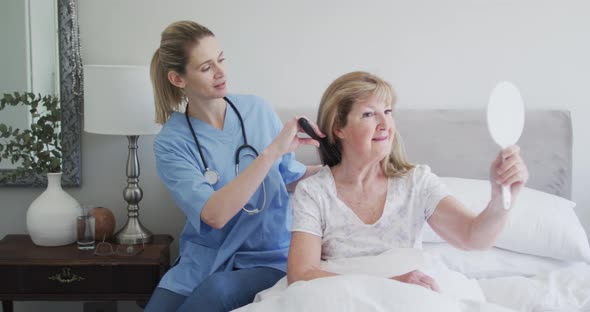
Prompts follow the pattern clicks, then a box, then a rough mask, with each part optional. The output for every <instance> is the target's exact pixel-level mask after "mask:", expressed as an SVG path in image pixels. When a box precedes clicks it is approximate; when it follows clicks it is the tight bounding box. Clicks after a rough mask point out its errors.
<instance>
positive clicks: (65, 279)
mask: <svg viewBox="0 0 590 312" xmlns="http://www.w3.org/2000/svg"><path fill="white" fill-rule="evenodd" d="M48 279H49V280H51V281H58V282H60V283H62V284H70V283H73V282H80V281H83V280H85V278H83V277H82V276H80V275H76V274H72V271H71V270H70V268H64V269H61V273H57V274H55V275H53V276H50V277H48Z"/></svg>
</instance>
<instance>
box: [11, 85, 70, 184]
mask: <svg viewBox="0 0 590 312" xmlns="http://www.w3.org/2000/svg"><path fill="white" fill-rule="evenodd" d="M19 105H25V106H27V107H28V108H29V113H30V114H31V116H32V123H31V125H30V127H29V129H16V128H13V127H12V126H7V125H6V124H3V123H0V162H1V161H8V160H10V162H11V163H12V164H18V166H17V168H16V170H10V171H6V172H4V173H0V181H1V180H7V179H12V180H13V181H14V180H16V178H17V177H20V176H24V175H27V174H41V175H42V174H46V173H48V172H61V163H62V149H61V144H60V143H61V131H59V129H60V127H61V106H60V105H59V99H58V98H57V97H55V96H53V95H46V96H41V94H39V95H35V94H33V93H24V92H23V93H19V92H14V93H12V94H7V93H5V94H4V95H3V97H2V99H1V100H0V111H1V110H3V109H4V108H5V107H7V106H19Z"/></svg>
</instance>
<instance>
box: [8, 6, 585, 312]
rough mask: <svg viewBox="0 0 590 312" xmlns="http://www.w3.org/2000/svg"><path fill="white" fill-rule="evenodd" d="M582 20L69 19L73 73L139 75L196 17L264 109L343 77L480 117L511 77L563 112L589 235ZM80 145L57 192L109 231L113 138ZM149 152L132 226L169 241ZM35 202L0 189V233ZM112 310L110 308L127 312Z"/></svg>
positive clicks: (449, 16) (223, 9)
mask: <svg viewBox="0 0 590 312" xmlns="http://www.w3.org/2000/svg"><path fill="white" fill-rule="evenodd" d="M589 10H590V3H588V2H585V1H575V0H565V1H545V0H537V1H532V0H521V1H514V0H494V1H489V0H488V1H483V0H447V1H434V0H431V1H425V0H417V1H399V0H397V1H375V0H367V1H351V0H345V1H342V0H341V1H335V0H329V1H312V0H300V1H270V0H266V1H265V0H252V1H229V0H218V1H194V0H176V1H165V2H164V1H158V0H126V1H119V0H102V1H93V0H80V8H79V16H80V26H81V42H82V45H83V48H82V52H83V57H84V63H85V64H131V65H147V64H149V61H150V59H151V56H152V53H153V51H154V50H155V49H156V47H157V46H158V43H159V36H160V33H161V31H162V30H163V29H164V27H165V26H167V25H168V24H169V23H171V22H173V21H176V20H180V19H191V20H195V21H199V22H201V23H203V24H205V25H207V26H208V27H210V28H211V29H212V30H213V31H214V32H215V33H216V35H217V37H218V39H219V40H220V42H221V44H222V45H223V47H224V49H225V55H226V57H227V68H228V78H229V80H228V87H229V89H230V91H232V92H247V93H255V94H258V95H261V96H263V97H265V98H266V99H267V100H268V101H269V102H271V103H272V104H273V105H275V106H276V107H281V106H292V107H300V106H305V107H316V106H317V105H318V103H319V99H320V97H321V94H322V92H323V90H324V89H325V88H326V87H327V85H328V84H329V83H330V82H331V81H332V80H333V79H334V78H336V77H337V76H339V75H340V74H343V73H345V72H348V71H352V70H357V69H363V70H369V71H372V72H375V73H377V74H379V75H381V76H383V77H384V78H386V79H388V80H389V81H390V82H391V83H392V84H393V85H394V87H395V89H396V90H397V92H398V94H399V106H400V107H404V108H410V107H412V108H483V107H484V106H485V104H486V103H487V97H488V95H489V92H490V91H491V88H492V86H493V84H494V83H495V82H496V81H498V80H500V79H509V80H512V81H514V82H516V83H517V85H518V86H519V87H520V89H521V92H522V95H523V98H524V100H525V102H526V105H527V109H536V108H558V109H569V110H571V111H572V115H573V118H574V181H573V182H574V192H573V199H574V200H575V201H576V202H578V208H577V212H578V215H579V216H580V218H581V219H582V221H583V223H584V224H585V226H586V229H587V231H590V209H589V208H588V206H589V205H590V192H587V191H586V189H585V187H586V186H585V184H586V183H585V182H586V181H585V180H586V179H587V178H589V177H590V147H588V144H587V143H586V141H585V140H586V138H585V135H586V133H589V132H590V123H588V122H586V120H585V119H586V118H587V117H588V116H589V113H590V107H588V105H587V104H588V103H587V102H588V97H587V95H586V93H585V92H584V91H583V90H586V89H587V85H588V84H589V82H590V79H589V78H590V77H589V75H590V58H589V57H588V56H589V55H590V41H589V40H588V29H590V19H588V16H587V12H588V11H589ZM82 139H83V150H82V157H83V170H82V177H83V186H82V188H80V189H74V190H71V191H70V192H71V194H72V195H74V196H75V197H76V198H78V199H80V200H90V201H93V202H103V203H104V204H105V205H107V206H109V207H111V208H113V210H115V212H116V215H117V220H118V221H119V222H123V221H124V212H123V209H124V203H123V202H122V195H121V192H122V189H123V187H124V185H125V176H124V174H125V173H124V172H125V160H126V153H127V151H126V148H127V144H126V141H125V139H124V138H122V137H120V138H119V137H111V136H100V135H91V134H85V135H84V136H83V138H82ZM152 142H153V137H142V138H141V139H140V142H139V146H140V150H139V152H140V155H139V157H140V161H141V177H140V181H141V182H140V184H141V186H142V188H143V190H144V199H143V201H142V202H141V204H140V205H141V207H142V208H141V212H140V214H141V220H142V221H143V223H144V224H145V225H146V226H147V227H148V228H150V229H151V230H152V231H154V232H159V233H170V234H173V235H174V236H175V237H177V235H178V233H179V232H180V231H181V227H182V224H183V222H184V218H183V216H182V214H181V213H180V212H179V210H178V209H176V208H175V207H174V203H173V201H172V200H171V198H170V196H169V194H168V192H167V190H166V189H165V188H164V187H163V186H162V184H161V183H160V182H159V179H158V177H157V176H156V174H155V168H154V157H153V153H152V146H151V144H152ZM524 152H526V151H524ZM532 174H534V173H532ZM38 193H39V191H37V190H33V191H30V190H25V189H17V190H0V198H2V199H1V203H2V206H3V207H2V218H0V234H6V233H15V232H20V233H23V232H25V231H26V228H25V226H24V216H25V211H26V207H27V206H28V204H29V203H30V202H31V201H32V199H33V198H34V196H36V195H37V194H38ZM5 203H9V205H7V206H6V207H4V206H5ZM164 218H167V220H170V221H166V222H162V220H164ZM177 243H178V242H175V245H174V248H175V250H174V252H173V255H176V254H177V250H176V248H177ZM51 304H53V305H55V306H57V303H51ZM124 304H126V305H125V308H122V307H121V306H120V309H123V310H126V311H127V310H129V309H133V305H132V304H131V303H124ZM49 306H52V305H49ZM64 306H65V305H62V306H60V309H63V308H62V307H64ZM21 307H30V308H31V309H33V307H37V305H36V303H19V306H17V308H21ZM67 307H72V309H74V307H76V305H75V304H73V303H72V304H70V305H67ZM55 309H57V308H55ZM31 311H32V310H31Z"/></svg>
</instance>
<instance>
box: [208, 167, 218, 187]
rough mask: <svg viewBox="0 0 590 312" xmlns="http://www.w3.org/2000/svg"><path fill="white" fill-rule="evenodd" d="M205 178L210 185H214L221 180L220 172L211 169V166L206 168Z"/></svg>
mask: <svg viewBox="0 0 590 312" xmlns="http://www.w3.org/2000/svg"><path fill="white" fill-rule="evenodd" d="M205 180H206V181H207V183H209V185H214V184H216V183H217V181H219V173H217V171H215V170H211V169H209V168H207V169H205Z"/></svg>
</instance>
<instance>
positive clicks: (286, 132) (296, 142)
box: [267, 117, 325, 157]
mask: <svg viewBox="0 0 590 312" xmlns="http://www.w3.org/2000/svg"><path fill="white" fill-rule="evenodd" d="M299 118H305V117H295V118H291V119H289V121H287V122H286V123H285V125H284V127H283V130H281V132H280V133H279V134H278V135H277V137H276V138H275V139H274V140H273V141H272V143H271V144H270V145H269V146H268V147H267V149H271V151H272V152H273V153H275V154H276V155H277V156H278V157H280V156H282V155H284V154H287V153H290V152H292V151H294V150H296V149H297V148H299V146H301V145H313V146H315V147H320V142H318V141H316V140H314V139H312V138H300V137H299V136H298V135H297V133H299V132H301V133H305V132H304V131H303V129H301V127H299V125H298V123H297V120H298V119H299ZM305 119H307V121H308V122H309V124H310V125H311V126H312V127H313V129H314V131H315V133H317V134H318V135H319V136H320V137H322V138H323V137H325V135H324V134H323V133H322V132H321V131H320V130H319V129H318V127H317V125H316V124H315V123H313V122H311V121H310V120H309V119H308V118H305Z"/></svg>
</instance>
